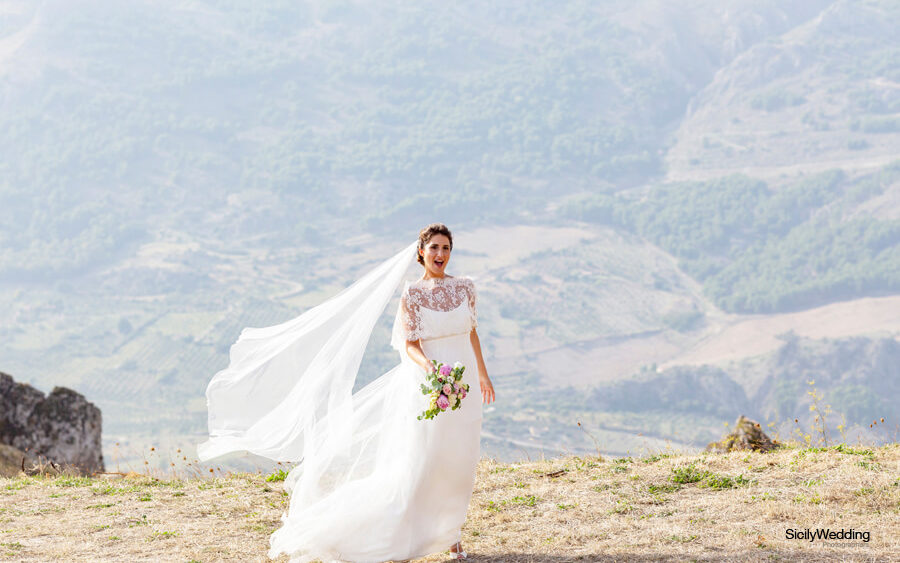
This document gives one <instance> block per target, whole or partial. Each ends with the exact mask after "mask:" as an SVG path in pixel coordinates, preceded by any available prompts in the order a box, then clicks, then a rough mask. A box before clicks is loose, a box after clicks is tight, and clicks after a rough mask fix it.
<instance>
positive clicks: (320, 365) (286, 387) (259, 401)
mask: <svg viewBox="0 0 900 563" xmlns="http://www.w3.org/2000/svg"><path fill="white" fill-rule="evenodd" d="M416 247H417V242H414V243H413V244H411V245H409V246H407V247H405V248H404V249H403V250H402V251H400V252H399V253H397V254H396V255H395V256H393V257H392V258H390V259H389V260H387V261H385V262H383V263H382V264H380V265H379V266H377V267H376V268H375V269H373V270H372V271H370V272H369V273H367V274H366V275H365V276H363V277H362V278H361V279H359V280H358V281H356V282H355V283H354V284H353V285H351V286H350V287H348V288H346V289H344V290H343V291H341V292H340V293H339V294H338V295H336V296H334V297H332V298H331V299H329V300H327V301H325V302H324V303H322V304H320V305H317V306H316V307H313V308H312V309H309V310H308V311H306V312H304V313H303V314H301V315H300V316H298V317H296V318H294V319H292V320H289V321H287V322H284V323H281V324H279V325H275V326H270V327H265V328H245V329H244V330H243V331H242V332H241V334H240V337H239V338H238V340H237V342H235V343H234V344H233V345H232V346H231V351H230V362H229V365H228V367H227V368H225V369H223V370H222V371H220V372H218V373H216V374H215V375H214V376H213V378H212V380H211V381H210V382H209V385H208V387H207V389H206V400H207V407H208V410H209V439H208V440H207V441H205V442H203V443H201V444H199V445H198V446H197V453H198V458H199V459H200V460H201V461H206V460H209V459H212V458H215V457H218V456H221V455H224V454H227V453H230V452H236V451H248V452H252V453H254V454H257V455H260V456H263V457H266V458H269V459H272V460H275V461H295V462H296V461H300V460H301V459H305V460H306V462H305V463H304V464H303V465H309V464H313V465H319V464H321V463H325V464H327V465H330V466H331V468H332V470H333V468H334V466H335V461H336V459H335V458H346V457H347V456H350V457H349V459H353V458H358V455H355V454H351V452H350V451H349V450H350V449H351V448H353V447H354V446H353V444H354V443H357V446H358V442H359V440H360V439H361V436H359V435H356V436H352V434H353V433H354V420H356V421H357V423H358V422H359V420H360V416H361V414H362V413H360V412H354V410H357V411H358V410H359V405H360V400H359V399H360V396H365V395H367V394H371V393H372V392H373V389H372V388H371V387H372V386H371V384H370V386H369V387H370V389H365V388H364V389H362V390H361V391H360V392H358V393H357V395H356V396H354V395H353V393H352V390H353V384H354V381H355V379H356V375H357V371H358V370H359V365H360V363H361V361H362V357H363V353H364V352H365V349H366V345H367V343H368V341H369V337H370V335H371V333H372V329H373V327H374V326H375V323H376V322H377V320H378V318H379V317H380V316H381V314H382V313H383V312H384V308H385V307H386V306H387V304H388V302H389V301H390V300H391V298H392V297H393V296H394V295H395V293H396V290H397V288H398V286H399V285H400V283H401V281H402V280H403V277H404V275H405V274H406V272H407V270H408V269H409V268H410V266H411V265H412V263H413V262H414V261H415V258H416ZM399 322H400V312H399V311H398V314H397V318H396V319H395V324H394V330H393V333H392V341H391V344H392V346H393V347H394V348H396V349H398V350H400V349H401V346H402V342H401V340H402V339H403V338H402V333H401V332H400V327H399V325H398V323H399ZM402 356H405V352H404V353H403V354H401V357H402ZM397 367H399V366H397ZM394 369H395V370H396V369H397V368H396V367H395V368H394ZM393 371H394V370H391V372H393ZM391 372H388V373H391ZM354 399H355V400H354ZM363 405H365V403H363ZM357 433H358V431H357ZM326 444H327V449H328V451H329V455H328V456H327V459H325V458H324V457H323V456H322V455H321V453H320V452H321V451H322V449H323V446H325V445H326ZM322 470H325V468H322ZM297 477H298V475H295V476H294V479H291V483H290V485H293V482H295V481H296V479H297ZM332 484H334V483H332ZM316 496H318V495H316Z"/></svg>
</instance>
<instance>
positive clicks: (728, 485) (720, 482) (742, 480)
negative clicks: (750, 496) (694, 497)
mask: <svg viewBox="0 0 900 563" xmlns="http://www.w3.org/2000/svg"><path fill="white" fill-rule="evenodd" d="M750 483H751V481H750V479H747V478H746V477H744V475H743V473H742V474H740V475H738V476H737V477H729V476H728V475H719V474H718V473H710V474H709V475H707V476H706V479H704V480H703V482H701V483H700V486H704V487H709V488H711V489H733V488H735V487H742V486H745V485H749V484H750Z"/></svg>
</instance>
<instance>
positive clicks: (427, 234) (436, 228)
mask: <svg viewBox="0 0 900 563" xmlns="http://www.w3.org/2000/svg"><path fill="white" fill-rule="evenodd" d="M434 235H444V236H445V237H447V239H448V240H449V241H450V250H453V235H451V234H450V229H448V228H447V225H445V224H443V223H432V224H430V225H428V226H427V227H425V228H424V229H422V230H421V231H419V245H418V247H417V248H416V260H418V262H419V264H422V265H423V266H424V265H425V259H424V258H422V255H421V254H419V251H420V250H424V249H425V245H426V244H428V241H429V240H431V237H433V236H434Z"/></svg>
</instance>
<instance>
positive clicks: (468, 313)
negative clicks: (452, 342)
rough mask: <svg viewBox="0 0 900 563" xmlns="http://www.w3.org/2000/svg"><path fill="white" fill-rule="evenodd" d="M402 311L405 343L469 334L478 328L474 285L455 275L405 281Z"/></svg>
mask: <svg viewBox="0 0 900 563" xmlns="http://www.w3.org/2000/svg"><path fill="white" fill-rule="evenodd" d="M400 311H401V315H402V317H403V328H404V333H405V336H406V340H420V339H426V340H427V339H430V338H441V337H444V336H450V335H453V334H460V333H468V332H470V331H471V330H472V329H474V328H476V327H477V326H478V314H477V310H476V308H475V284H474V283H473V282H472V279H471V278H468V277H456V276H444V277H443V278H431V279H420V280H416V281H414V282H406V285H405V286H404V288H403V296H402V297H401V302H400ZM446 313H449V315H447V314H446Z"/></svg>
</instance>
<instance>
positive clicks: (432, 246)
mask: <svg viewBox="0 0 900 563" xmlns="http://www.w3.org/2000/svg"><path fill="white" fill-rule="evenodd" d="M419 254H420V255H421V256H422V258H423V259H424V260H425V270H426V271H427V272H428V275H429V276H435V277H441V276H443V275H444V271H446V269H447V262H449V261H450V239H448V238H447V237H446V236H444V235H433V236H432V237H431V238H430V239H428V242H426V243H425V248H424V249H420V250H419Z"/></svg>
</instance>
